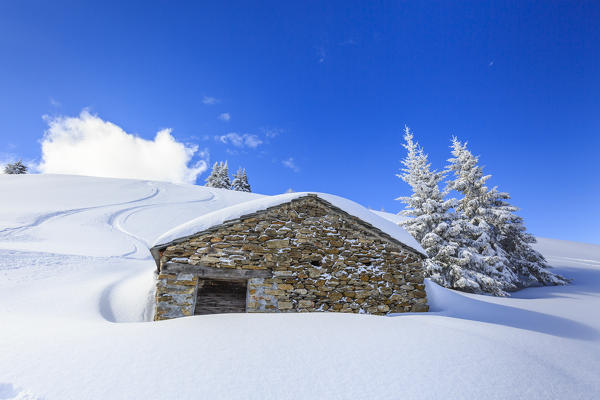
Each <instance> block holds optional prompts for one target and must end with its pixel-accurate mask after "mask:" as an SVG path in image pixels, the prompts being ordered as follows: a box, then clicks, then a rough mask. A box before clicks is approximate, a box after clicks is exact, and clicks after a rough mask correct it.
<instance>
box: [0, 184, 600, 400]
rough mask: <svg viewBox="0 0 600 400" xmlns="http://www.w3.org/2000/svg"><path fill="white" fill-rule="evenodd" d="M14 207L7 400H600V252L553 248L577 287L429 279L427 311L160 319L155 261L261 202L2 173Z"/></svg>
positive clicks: (0, 375)
mask: <svg viewBox="0 0 600 400" xmlns="http://www.w3.org/2000/svg"><path fill="white" fill-rule="evenodd" d="M0 193H2V196H0V399H168V398H173V399H175V398H178V399H187V398H207V399H219V398H244V399H282V398H285V399H315V398H328V399H347V398H353V399H356V398H364V399H373V398H377V399H397V398H411V399H437V398H469V399H475V398H486V399H506V398H527V399H549V398H550V399H566V398H568V399H593V398H599V397H600V379H598V376H599V375H600V315H599V313H598V310H599V309H600V246H599V245H591V244H582V243H573V242H566V241H559V240H552V239H540V240H539V243H538V246H537V248H538V249H539V250H540V251H541V252H542V253H543V254H544V255H545V256H546V257H547V258H548V260H549V262H550V264H551V265H553V266H554V267H556V271H557V272H559V273H561V274H563V275H564V276H567V277H569V278H572V279H573V284H572V285H569V286H558V287H547V288H534V289H527V290H523V291H520V292H516V293H514V294H513V295H512V297H510V298H496V297H489V296H480V295H472V294H464V293H460V292H455V291H451V290H447V289H444V288H441V287H439V286H437V285H435V284H433V283H430V282H429V283H428V284H427V293H428V298H429V302H430V305H431V309H432V312H430V313H426V314H404V315H398V316H394V317H378V316H367V315H354V314H334V313H316V314H269V315H263V314H227V315H208V316H196V317H189V318H182V319H176V320H169V321H162V322H145V321H147V320H149V319H150V310H151V306H152V290H153V285H154V280H153V279H154V275H153V273H154V269H155V264H154V262H153V260H152V258H151V256H150V253H149V252H148V247H149V246H150V245H152V243H154V242H155V241H156V240H157V239H158V238H159V237H160V236H161V235H162V234H164V233H165V232H167V231H168V230H170V229H172V228H174V227H176V226H178V225H180V224H182V223H184V222H186V221H189V220H191V219H193V218H196V217H199V216H202V215H204V214H207V213H209V212H213V211H216V210H219V209H222V208H224V207H227V206H232V205H235V204H239V203H241V202H245V201H249V200H254V199H258V198H260V197H261V196H260V195H255V194H250V193H242V192H233V191H228V190H222V189H212V188H204V187H198V186H190V185H175V184H169V183H164V182H146V181H136V180H118V179H103V178H90V177H77V176H61V175H22V176H7V175H3V176H2V175H0ZM377 214H378V215H380V216H385V213H381V212H378V213H377ZM389 218H390V219H391V220H394V219H395V217H393V216H391V217H389Z"/></svg>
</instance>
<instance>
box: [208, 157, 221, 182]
mask: <svg viewBox="0 0 600 400" xmlns="http://www.w3.org/2000/svg"><path fill="white" fill-rule="evenodd" d="M220 168H221V167H220V165H219V163H218V162H215V163H214V164H213V167H212V170H211V171H210V175H209V176H208V178H206V181H205V182H206V183H205V184H204V186H208V187H219V186H217V185H218V180H219V179H218V177H219V170H220Z"/></svg>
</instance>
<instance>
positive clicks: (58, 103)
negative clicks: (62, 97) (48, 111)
mask: <svg viewBox="0 0 600 400" xmlns="http://www.w3.org/2000/svg"><path fill="white" fill-rule="evenodd" d="M50 105H52V106H54V107H60V106H61V105H62V104H60V101H58V100H55V99H54V98H52V97H50Z"/></svg>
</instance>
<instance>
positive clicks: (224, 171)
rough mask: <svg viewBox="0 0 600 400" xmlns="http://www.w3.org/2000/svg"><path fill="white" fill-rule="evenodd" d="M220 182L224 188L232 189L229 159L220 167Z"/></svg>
mask: <svg viewBox="0 0 600 400" xmlns="http://www.w3.org/2000/svg"><path fill="white" fill-rule="evenodd" d="M219 184H220V185H222V186H219V187H222V188H224V189H231V181H230V180H229V167H228V166H227V161H225V162H224V163H221V167H220V168H219Z"/></svg>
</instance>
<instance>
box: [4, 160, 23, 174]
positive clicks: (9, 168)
mask: <svg viewBox="0 0 600 400" xmlns="http://www.w3.org/2000/svg"><path fill="white" fill-rule="evenodd" d="M4 173H5V174H11V175H13V174H26V173H27V166H26V165H25V164H23V162H22V161H21V160H19V161H17V162H14V163H9V164H6V166H5V167H4Z"/></svg>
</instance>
